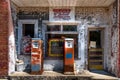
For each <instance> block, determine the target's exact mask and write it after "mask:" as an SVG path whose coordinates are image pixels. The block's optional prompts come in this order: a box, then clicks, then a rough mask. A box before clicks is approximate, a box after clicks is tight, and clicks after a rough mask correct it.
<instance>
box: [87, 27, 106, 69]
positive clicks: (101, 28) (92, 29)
mask: <svg viewBox="0 0 120 80" xmlns="http://www.w3.org/2000/svg"><path fill="white" fill-rule="evenodd" d="M95 30H101V31H103V35H101V36H103V37H104V34H105V33H104V30H105V28H104V27H89V28H88V32H87V34H88V40H87V41H88V44H87V46H88V51H87V52H88V54H87V56H88V57H87V60H88V66H87V68H88V70H89V45H90V43H89V41H90V33H89V32H90V31H95ZM101 34H102V33H101ZM103 43H104V40H103V41H102V43H101V47H102V48H103V46H102V45H103ZM103 68H104V52H103Z"/></svg>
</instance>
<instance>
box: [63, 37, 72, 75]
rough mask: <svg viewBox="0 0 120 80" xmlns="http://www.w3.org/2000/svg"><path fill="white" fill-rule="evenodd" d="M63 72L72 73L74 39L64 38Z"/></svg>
mask: <svg viewBox="0 0 120 80" xmlns="http://www.w3.org/2000/svg"><path fill="white" fill-rule="evenodd" d="M64 74H74V39H72V38H65V43H64Z"/></svg>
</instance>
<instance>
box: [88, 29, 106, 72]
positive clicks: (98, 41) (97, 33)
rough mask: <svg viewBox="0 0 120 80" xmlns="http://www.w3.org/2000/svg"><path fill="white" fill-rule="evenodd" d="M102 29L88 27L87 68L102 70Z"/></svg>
mask: <svg viewBox="0 0 120 80" xmlns="http://www.w3.org/2000/svg"><path fill="white" fill-rule="evenodd" d="M103 40H104V39H103V29H89V44H88V46H89V49H88V68H89V70H102V69H103V64H104V59H103V45H102V44H103Z"/></svg>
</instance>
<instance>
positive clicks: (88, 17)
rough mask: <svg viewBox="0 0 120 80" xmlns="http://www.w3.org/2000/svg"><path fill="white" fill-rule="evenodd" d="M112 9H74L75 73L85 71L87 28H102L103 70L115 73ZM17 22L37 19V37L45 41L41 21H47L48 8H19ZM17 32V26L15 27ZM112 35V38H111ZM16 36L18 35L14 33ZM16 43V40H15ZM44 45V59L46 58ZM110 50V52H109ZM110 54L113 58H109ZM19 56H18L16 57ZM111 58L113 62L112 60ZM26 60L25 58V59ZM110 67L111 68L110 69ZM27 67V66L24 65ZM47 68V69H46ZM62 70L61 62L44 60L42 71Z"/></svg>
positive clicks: (23, 57)
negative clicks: (76, 49)
mask: <svg viewBox="0 0 120 80" xmlns="http://www.w3.org/2000/svg"><path fill="white" fill-rule="evenodd" d="M113 11H114V10H113V9H112V8H102V7H101V8H97V7H96V8H95V7H91V8H87V7H86V8H81V7H76V8H75V20H76V21H78V22H79V25H78V45H79V47H78V59H77V60H75V67H76V70H77V71H79V72H80V71H82V70H84V69H87V65H88V58H87V57H88V28H93V27H94V28H95V27H96V28H101V27H102V28H104V35H103V49H104V52H103V54H104V68H105V69H106V70H109V71H110V70H111V71H112V72H113V73H114V72H115V66H114V65H116V63H113V62H114V61H116V54H117V48H115V47H116V43H117V41H116V40H117V36H118V35H116V32H117V31H118V30H117V28H112V22H113V21H114V20H111V19H113V18H112V17H111V16H112V14H114V13H113ZM17 19H18V20H25V19H37V20H38V24H39V25H38V37H39V38H41V39H42V40H44V41H46V39H45V26H46V24H43V23H42V21H43V20H49V8H19V11H18V12H17ZM16 29H17V30H18V26H16ZM111 33H112V36H111ZM16 36H18V34H17V33H16ZM16 41H17V40H16ZM111 43H112V44H111ZM45 46H46V44H44V46H43V47H44V48H43V49H44V57H45V56H46V53H45ZM111 49H112V51H111ZM111 52H112V53H113V56H114V57H111ZM18 56H19V55H18ZM25 57H26V56H25V55H22V56H21V57H19V59H23V60H24V59H25ZM112 58H113V60H112ZM26 59H27V58H26ZM24 61H26V63H29V62H30V60H29V58H28V60H24ZM111 65H112V67H110V66H111ZM26 66H27V65H26ZM48 66H49V68H48ZM62 69H63V60H44V70H62Z"/></svg>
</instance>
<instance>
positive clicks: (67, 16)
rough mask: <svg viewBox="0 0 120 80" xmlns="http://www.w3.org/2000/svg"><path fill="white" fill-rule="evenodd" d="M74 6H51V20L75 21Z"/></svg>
mask: <svg viewBox="0 0 120 80" xmlns="http://www.w3.org/2000/svg"><path fill="white" fill-rule="evenodd" d="M74 16H75V14H74V8H50V15H49V19H50V21H75V18H74Z"/></svg>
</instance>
